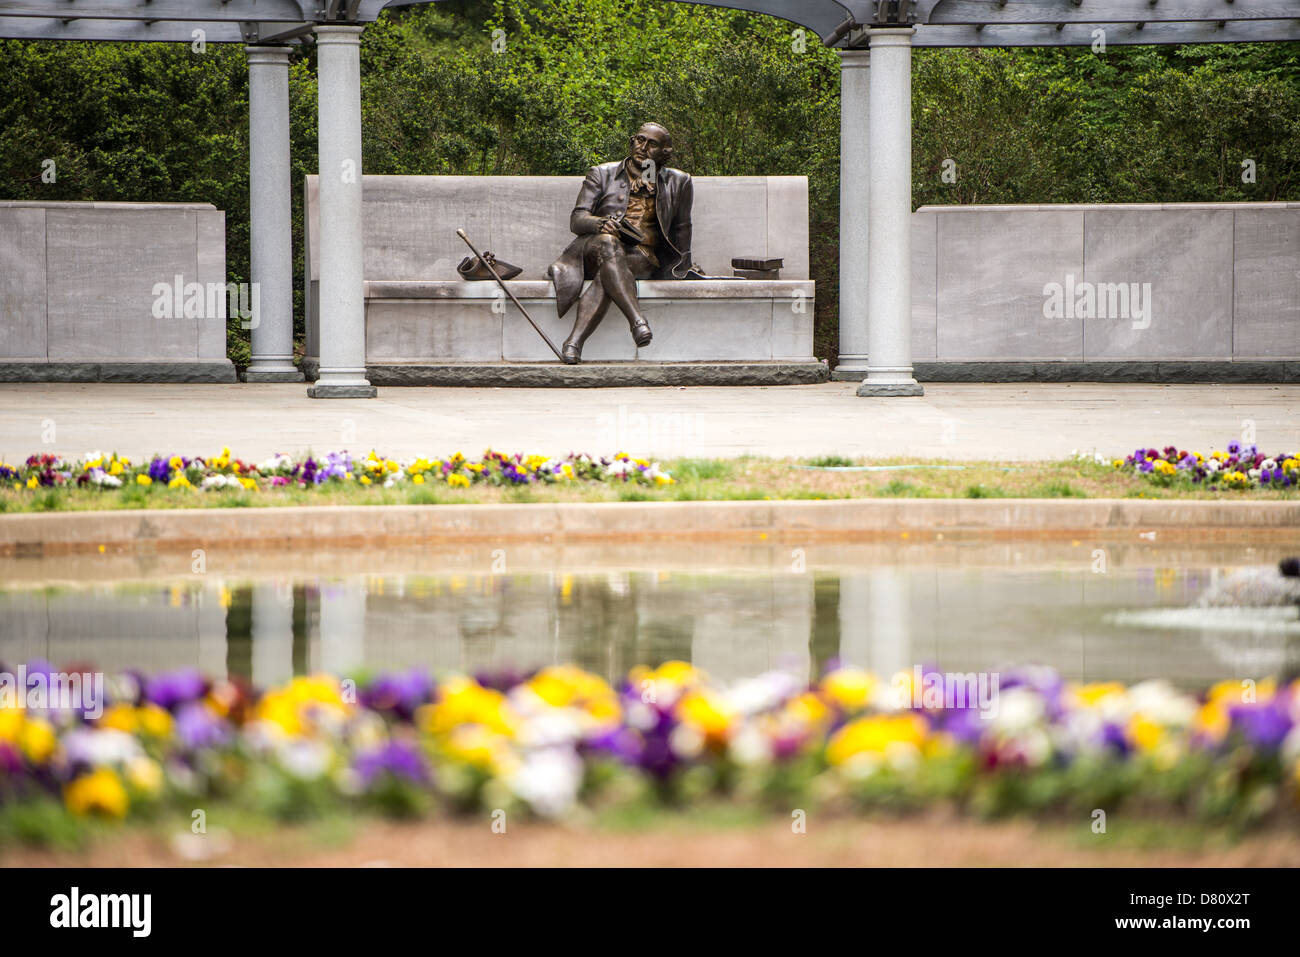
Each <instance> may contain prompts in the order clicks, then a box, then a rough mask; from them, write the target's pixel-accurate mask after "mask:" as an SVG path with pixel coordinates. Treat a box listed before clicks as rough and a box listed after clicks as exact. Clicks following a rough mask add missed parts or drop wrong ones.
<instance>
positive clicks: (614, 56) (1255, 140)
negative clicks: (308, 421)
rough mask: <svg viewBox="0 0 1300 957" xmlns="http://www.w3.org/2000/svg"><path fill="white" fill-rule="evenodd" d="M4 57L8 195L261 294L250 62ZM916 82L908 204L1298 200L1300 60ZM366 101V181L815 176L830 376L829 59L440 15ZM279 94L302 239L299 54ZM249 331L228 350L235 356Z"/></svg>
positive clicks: (1125, 62)
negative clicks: (627, 153) (1251, 173)
mask: <svg viewBox="0 0 1300 957" xmlns="http://www.w3.org/2000/svg"><path fill="white" fill-rule="evenodd" d="M0 56H3V60H4V63H5V68H4V70H3V72H0V170H2V171H3V176H2V177H0V198H8V199H37V198H39V199H95V200H101V201H105V200H137V201H141V200H150V201H202V202H211V203H214V204H216V205H217V206H218V207H219V208H222V209H224V210H226V214H227V216H226V226H227V261H228V269H229V272H230V278H231V279H232V280H235V281H239V280H244V279H246V278H247V270H248V157H247V134H248V117H247V110H248V95H247V71H246V65H245V61H244V55H243V52H242V50H241V49H239V48H238V47H233V46H232V47H220V46H217V45H210V46H208V47H207V49H206V50H205V51H203V52H197V51H195V50H194V49H193V48H192V47H191V46H190V45H188V44H168V45H158V44H149V45H129V44H82V43H53V42H33V43H25V42H17V41H5V42H3V43H0ZM913 70H914V77H913V115H914V118H915V134H914V135H915V140H914V149H913V164H914V169H913V174H914V187H913V201H914V202H915V204H916V205H921V204H925V203H1049V202H1051V203H1057V202H1153V201H1163V202H1175V201H1207V200H1297V199H1300V44H1294V43H1288V44H1259V45H1242V46H1223V47H1184V48H1155V47H1139V48H1122V47H1110V48H1109V49H1108V50H1106V51H1105V52H1104V53H1095V52H1093V51H1092V50H1089V49H1083V50H1008V51H1002V50H974V51H966V50H918V51H917V53H916V54H915V57H914V67H913ZM362 84H363V88H362V110H363V122H364V151H365V156H364V169H365V171H366V172H368V173H404V174H442V173H446V174H450V173H455V174H579V173H581V172H582V171H583V170H584V169H585V168H586V167H587V166H588V165H590V164H591V163H594V162H598V161H601V160H604V159H608V158H611V157H616V156H618V155H619V154H620V152H621V150H622V149H623V148H624V145H625V143H626V136H627V133H628V131H629V130H630V129H631V128H632V127H634V126H635V125H636V124H638V123H639V122H641V121H642V120H643V119H646V118H649V117H655V118H658V119H659V120H660V121H662V122H664V123H666V124H667V125H668V126H669V128H670V129H672V130H673V132H674V135H675V137H676V141H677V146H678V152H677V161H678V163H679V164H680V165H681V166H682V167H683V168H685V169H687V170H689V171H691V172H693V173H696V174H700V175H743V174H806V175H807V176H808V177H809V179H810V185H811V206H812V209H811V215H812V226H813V278H815V279H816V280H817V281H818V283H819V286H818V306H817V329H818V342H817V352H818V354H819V355H822V356H832V357H833V356H834V354H835V352H834V350H835V326H836V318H835V317H836V308H837V301H836V287H837V272H838V270H837V258H838V253H837V248H836V234H837V226H838V215H839V63H838V57H837V54H836V53H834V52H833V51H830V50H826V49H824V48H823V47H822V46H821V45H820V43H819V42H818V41H817V38H816V37H814V36H812V35H811V34H808V35H804V34H803V33H802V32H801V31H797V30H795V29H794V27H793V25H791V24H788V23H785V22H782V21H778V20H775V19H772V18H768V17H758V16H751V15H748V14H743V13H738V12H733V11H726V10H719V9H716V8H709V7H694V6H688V5H684V4H666V3H659V2H655V0H446V2H443V3H439V4H436V5H430V6H424V7H407V8H400V9H398V10H394V11H391V12H389V13H388V14H386V15H385V16H384V17H383V19H382V20H381V21H380V22H379V23H377V24H375V25H373V26H371V27H370V28H368V29H367V31H366V33H365V35H364V38H363V45H362ZM290 98H291V110H292V124H291V126H292V149H293V175H294V183H295V189H294V217H295V231H296V234H297V235H299V236H301V234H302V222H301V216H302V210H301V182H302V177H303V176H304V175H305V174H307V173H308V172H311V171H313V170H314V168H315V165H316V85H315V56H314V51H313V50H312V48H311V46H310V45H307V46H305V47H304V48H303V49H302V50H300V51H298V52H297V53H296V54H295V57H294V62H293V66H292V69H291V73H290ZM47 159H53V160H54V161H55V164H56V167H55V168H56V170H57V179H56V181H55V182H53V183H48V182H44V181H43V180H42V176H41V173H42V169H43V167H42V163H43V161H44V160H47ZM946 160H952V163H950V164H946V163H945V161H946ZM1243 160H1252V161H1253V162H1254V164H1255V169H1256V178H1255V181H1254V182H1245V181H1243V177H1242V172H1243V169H1242V162H1243ZM945 168H948V169H952V170H955V173H956V177H955V182H950V181H946V180H945V177H944V176H943V171H944V169H945ZM948 179H949V180H950V179H952V177H951V176H950V177H948ZM301 268H302V251H301V248H299V249H298V250H297V269H298V270H299V274H301ZM298 295H299V297H300V296H301V293H299V294H298ZM298 305H299V309H298V315H299V317H301V308H300V307H301V301H299V303H298ZM299 323H301V318H299ZM245 336H246V333H242V332H240V331H238V330H237V329H232V331H231V334H230V354H231V356H232V357H233V358H235V359H236V361H241V360H245V359H246V356H247V341H246V338H245Z"/></svg>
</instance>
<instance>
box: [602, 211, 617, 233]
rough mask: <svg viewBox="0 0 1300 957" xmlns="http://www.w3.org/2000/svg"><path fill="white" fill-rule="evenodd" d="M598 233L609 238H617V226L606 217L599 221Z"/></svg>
mask: <svg viewBox="0 0 1300 957" xmlns="http://www.w3.org/2000/svg"><path fill="white" fill-rule="evenodd" d="M600 231H601V232H602V233H607V234H609V235H610V236H617V235H618V226H617V225H616V224H615V222H614V220H613V218H612V217H610V216H606V217H605V218H604V219H602V220H601V221H600Z"/></svg>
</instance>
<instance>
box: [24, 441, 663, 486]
mask: <svg viewBox="0 0 1300 957" xmlns="http://www.w3.org/2000/svg"><path fill="white" fill-rule="evenodd" d="M0 482H3V483H8V484H9V485H11V486H12V487H13V488H15V489H24V488H25V489H31V490H36V489H42V488H67V487H79V488H122V487H124V486H127V487H129V486H131V485H139V486H153V485H162V486H166V487H167V488H171V489H177V488H181V489H195V490H199V491H204V492H219V491H222V490H224V489H249V490H258V489H271V488H279V487H285V486H295V487H298V488H319V487H321V486H325V485H344V484H347V485H355V486H363V487H364V486H379V487H381V488H392V487H393V486H395V485H401V484H408V485H417V486H418V485H425V484H441V485H446V486H450V487H451V488H469V487H470V486H471V485H479V484H484V485H497V486H512V485H513V486H519V485H535V484H559V483H568V482H621V483H635V484H638V485H648V486H656V485H671V484H672V482H673V478H672V476H671V475H669V474H668V473H667V472H664V471H663V470H661V469H660V468H659V466H658V464H657V463H652V462H650V461H647V460H646V459H635V458H632V457H631V456H629V455H626V454H624V453H619V454H618V455H615V456H613V457H612V458H593V457H592V456H590V455H573V454H570V455H568V456H565V457H563V458H548V457H546V456H544V455H506V454H504V453H502V452H493V451H490V450H489V451H487V452H484V453H483V456H482V457H481V458H480V459H479V460H478V461H471V460H469V459H467V458H465V456H464V455H462V454H461V453H459V452H457V453H456V454H455V455H452V456H450V457H448V458H445V459H440V458H430V457H424V456H421V457H418V458H414V459H406V460H401V461H399V460H397V459H390V458H385V457H383V456H380V455H377V454H376V453H375V452H374V451H371V453H370V454H369V455H367V456H365V457H364V458H362V457H353V456H352V455H351V454H350V453H348V452H329V453H326V454H325V455H321V456H312V455H308V456H305V457H303V458H300V459H294V458H293V457H292V456H289V455H283V454H281V455H273V456H271V457H270V458H269V459H267V460H266V461H264V462H258V463H256V464H254V463H250V462H244V461H243V460H241V459H238V458H234V457H233V456H232V455H231V453H230V449H229V448H224V449H222V450H221V454H220V455H215V456H211V457H209V458H203V457H201V456H196V457H194V458H188V457H186V456H183V455H171V456H161V455H155V456H154V457H153V458H152V459H150V460H149V461H147V462H132V461H131V460H130V459H129V458H127V457H126V456H120V455H116V454H111V455H105V454H104V453H102V452H91V453H89V454H88V455H86V456H84V457H82V458H81V459H77V460H68V459H62V458H59V457H58V456H55V455H33V456H30V457H29V458H28V459H27V461H26V462H24V463H23V464H22V465H18V466H14V465H7V464H5V463H3V462H0Z"/></svg>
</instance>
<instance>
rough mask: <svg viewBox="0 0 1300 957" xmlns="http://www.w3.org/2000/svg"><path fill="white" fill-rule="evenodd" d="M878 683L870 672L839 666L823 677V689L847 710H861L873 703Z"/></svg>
mask: <svg viewBox="0 0 1300 957" xmlns="http://www.w3.org/2000/svg"><path fill="white" fill-rule="evenodd" d="M878 685H879V681H878V680H877V678H876V676H875V675H873V674H871V673H870V672H866V671H861V670H859V669H856V668H837V669H836V670H835V671H832V672H831V673H830V674H828V675H827V676H826V677H825V678H823V679H822V683H821V690H822V692H823V693H824V694H825V695H826V696H827V697H828V698H830V699H831V700H832V701H833V702H835V703H836V704H837V705H839V706H840V707H841V708H843V709H844V710H845V711H860V710H861V709H863V708H865V707H866V706H867V705H869V704H870V703H871V701H872V698H873V697H874V696H875V693H876V688H877V687H878Z"/></svg>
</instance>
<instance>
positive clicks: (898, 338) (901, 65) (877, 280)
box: [858, 27, 924, 396]
mask: <svg viewBox="0 0 1300 957" xmlns="http://www.w3.org/2000/svg"><path fill="white" fill-rule="evenodd" d="M914 32H915V30H914V29H913V28H912V27H879V28H872V30H871V90H870V110H869V113H870V115H869V116H868V127H869V133H868V135H869V136H870V138H871V184H870V188H869V196H868V204H869V205H868V208H867V215H868V219H869V222H870V224H869V226H868V227H867V274H868V275H869V276H870V277H871V283H870V286H869V289H868V296H867V315H868V316H869V317H870V323H869V327H868V333H867V355H868V356H869V359H868V360H867V377H866V379H864V380H863V382H862V385H860V386H858V395H866V396H872V395H887V396H894V395H923V394H924V392H923V390H922V388H921V386H920V385H919V384H918V383H917V381H916V379H915V378H914V377H913V376H912V328H911V327H912V34H913V33H914Z"/></svg>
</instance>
